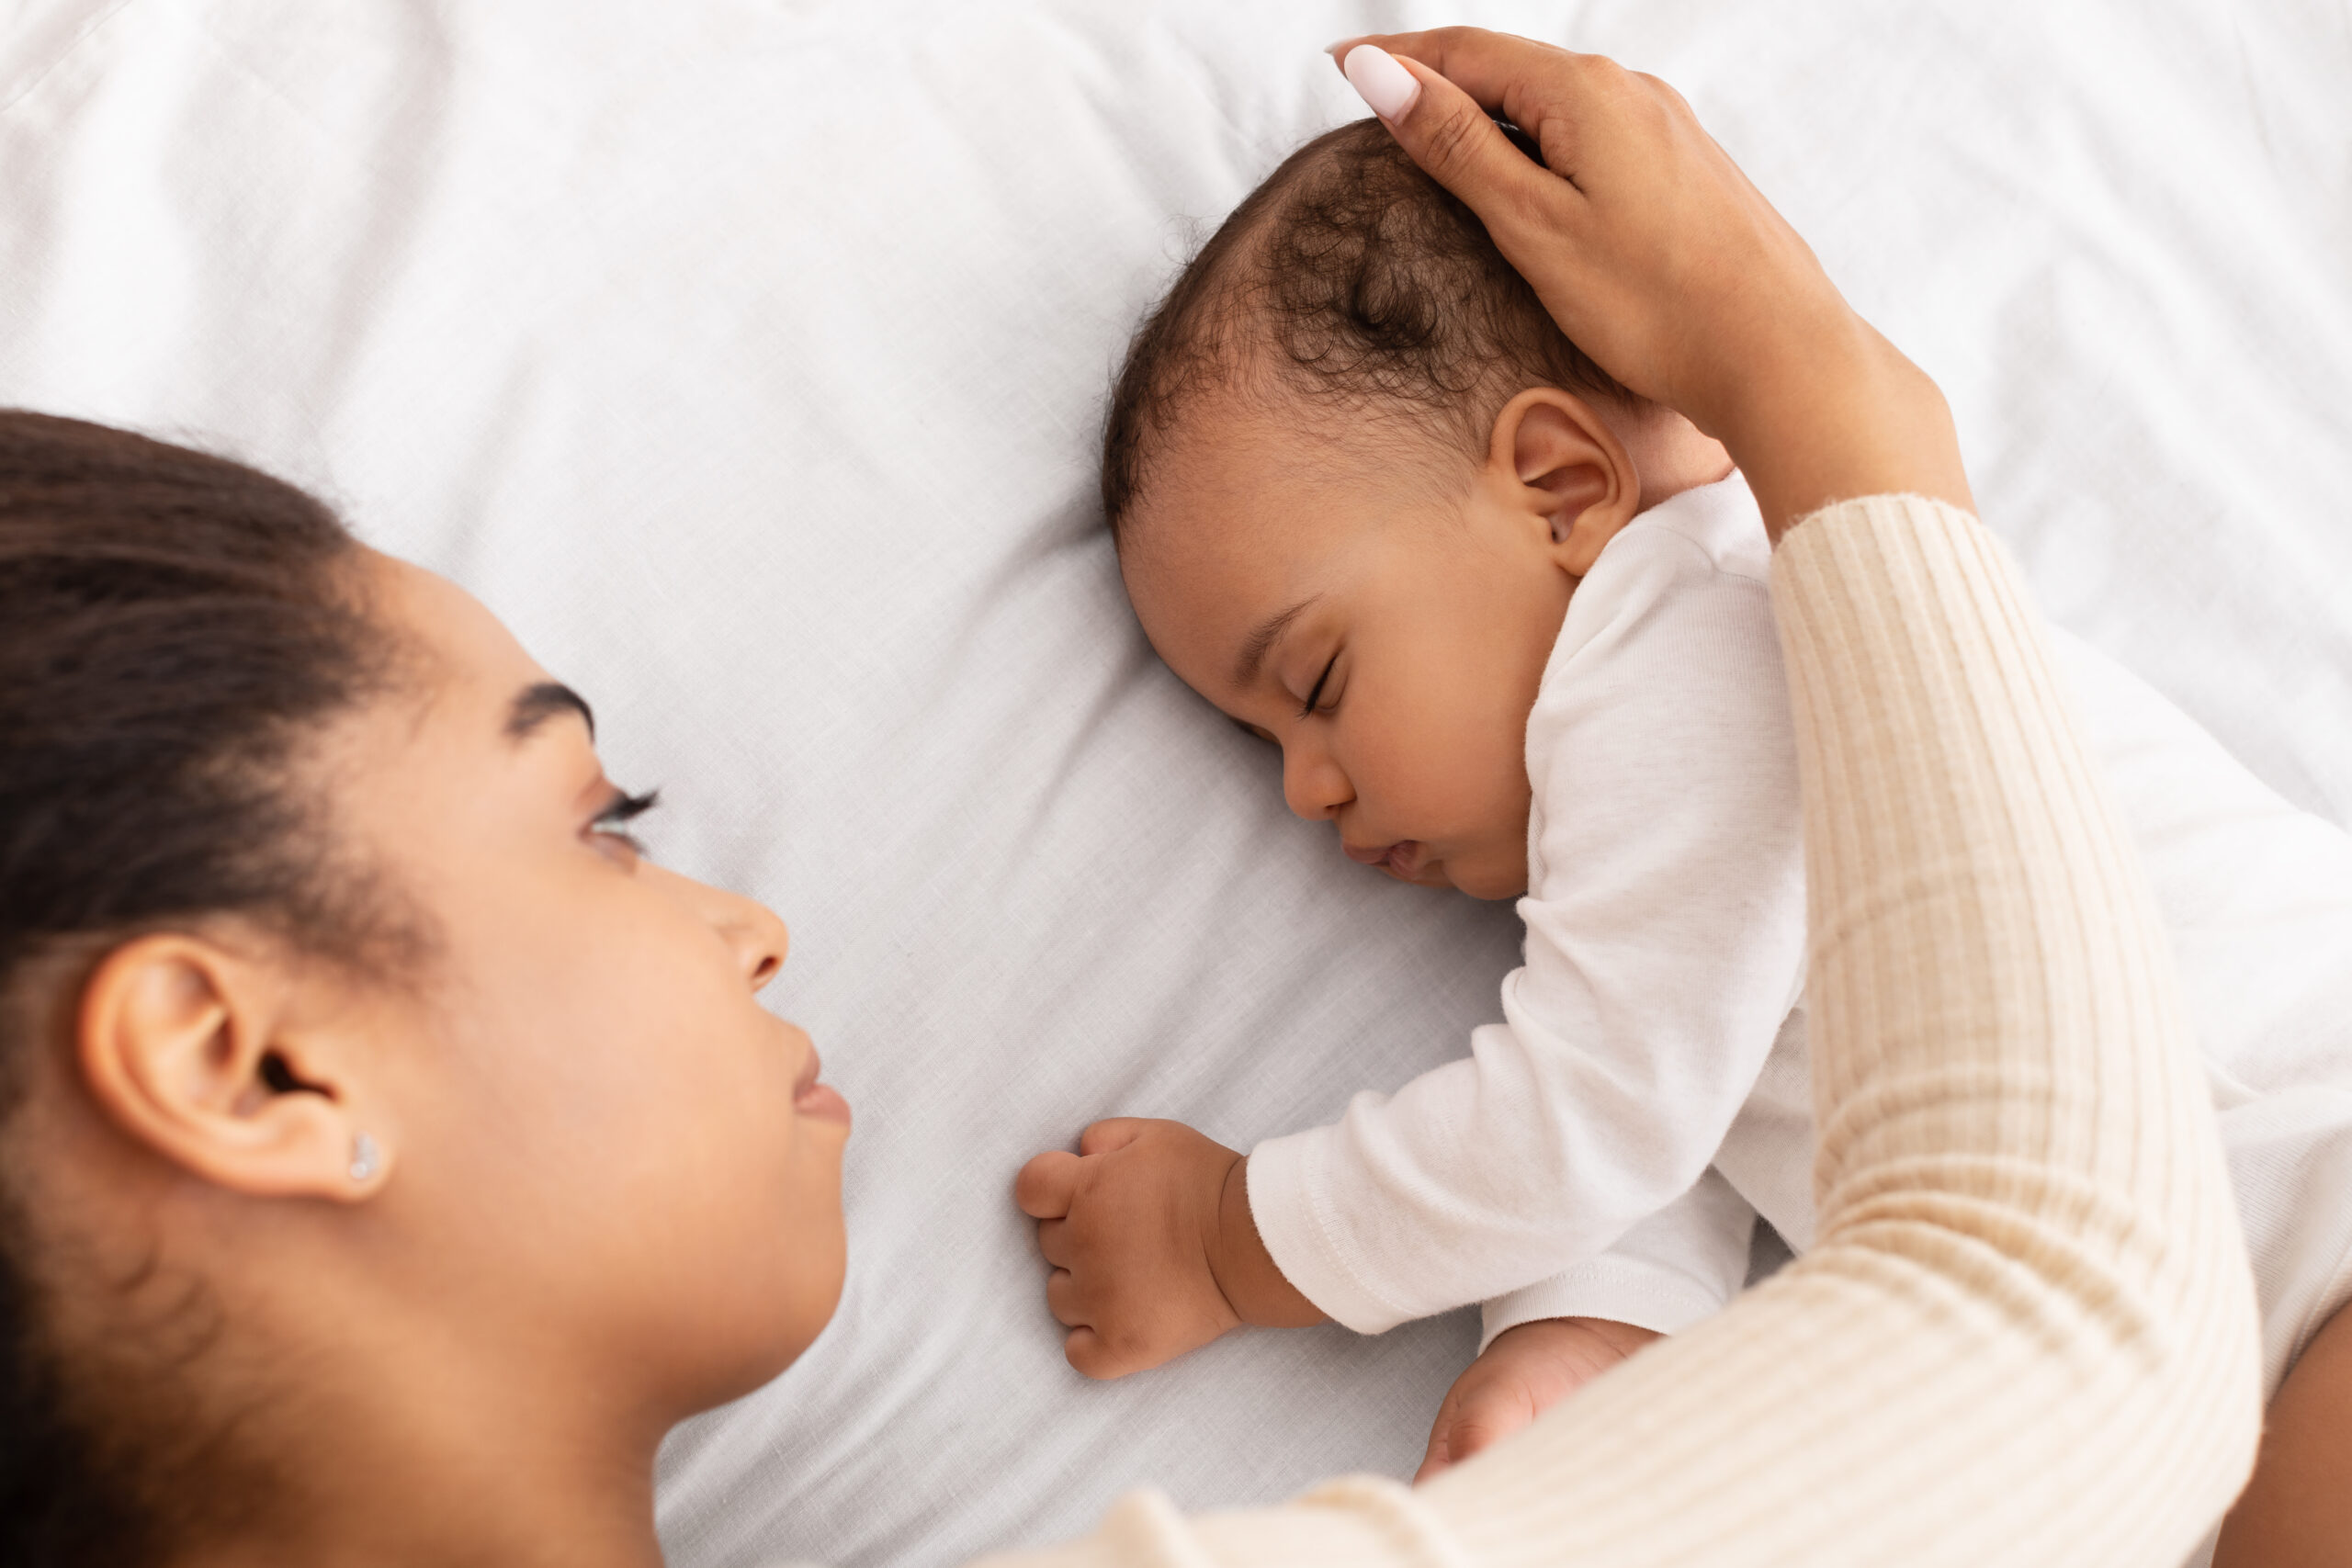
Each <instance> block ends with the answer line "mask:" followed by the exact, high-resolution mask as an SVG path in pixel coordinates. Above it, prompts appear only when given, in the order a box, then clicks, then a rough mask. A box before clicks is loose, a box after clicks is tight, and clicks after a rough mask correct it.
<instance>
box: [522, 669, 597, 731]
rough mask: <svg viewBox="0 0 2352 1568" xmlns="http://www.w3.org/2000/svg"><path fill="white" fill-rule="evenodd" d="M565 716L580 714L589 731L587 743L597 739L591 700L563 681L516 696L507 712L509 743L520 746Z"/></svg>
mask: <svg viewBox="0 0 2352 1568" xmlns="http://www.w3.org/2000/svg"><path fill="white" fill-rule="evenodd" d="M562 713H576V714H578V715H579V716H580V722H581V723H582V724H584V725H586V726H587V727H588V739H591V740H594V739H596V716H595V714H594V713H593V712H591V711H590V709H589V706H588V699H587V698H585V697H583V696H582V695H581V694H579V693H577V692H575V691H573V690H572V689H571V687H569V686H567V685H565V684H563V683H562V682H560V681H541V682H538V683H537V685H532V686H526V687H524V688H523V689H522V690H521V691H519V692H517V693H515V701H514V702H513V703H512V704H510V705H508V706H507V709H506V739H509V740H512V741H515V742H516V743H517V744H520V743H521V742H523V741H525V740H527V739H530V738H531V735H532V733H533V732H534V731H536V730H537V728H539V726H541V725H542V724H545V723H546V722H547V721H548V719H550V718H553V717H554V716H556V715H558V714H562Z"/></svg>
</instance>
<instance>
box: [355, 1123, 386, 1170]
mask: <svg viewBox="0 0 2352 1568" xmlns="http://www.w3.org/2000/svg"><path fill="white" fill-rule="evenodd" d="M383 1163H384V1157H383V1155H382V1154H381V1153H380V1152H379V1150H378V1149H377V1147H376V1140H375V1139H373V1138H371V1137H369V1136H368V1134H365V1133H362V1134H359V1135H358V1136H357V1137H356V1138H354V1139H352V1140H351V1179H352V1180H354V1181H365V1180H367V1179H368V1178H369V1177H371V1176H373V1175H375V1174H376V1171H377V1168H378V1167H379V1166H381V1165H382V1164H383Z"/></svg>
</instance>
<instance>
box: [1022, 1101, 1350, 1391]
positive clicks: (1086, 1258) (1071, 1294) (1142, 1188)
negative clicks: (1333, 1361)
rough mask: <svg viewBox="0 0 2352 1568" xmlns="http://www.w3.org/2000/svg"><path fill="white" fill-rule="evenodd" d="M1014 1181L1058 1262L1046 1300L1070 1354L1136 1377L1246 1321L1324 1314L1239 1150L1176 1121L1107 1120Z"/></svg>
mask: <svg viewBox="0 0 2352 1568" xmlns="http://www.w3.org/2000/svg"><path fill="white" fill-rule="evenodd" d="M1078 1151H1079V1152H1078V1153H1076V1154H1074V1155H1073V1154H1069V1153H1067V1152H1065V1151H1061V1150H1056V1151H1054V1152H1052V1153H1048V1154H1042V1155H1039V1156H1037V1157H1036V1158H1035V1159H1033V1160H1031V1161H1030V1162H1029V1163H1028V1164H1027V1165H1025V1166H1023V1168H1022V1170H1021V1175H1020V1177H1019V1179H1017V1180H1016V1181H1015V1182H1014V1183H1013V1199H1014V1201H1016V1202H1018V1203H1019V1204H1020V1205H1021V1210H1022V1213H1025V1214H1027V1215H1029V1216H1030V1217H1031V1218H1032V1219H1035V1221H1036V1222H1037V1246H1038V1248H1039V1250H1041V1251H1043V1252H1044V1253H1045V1255H1046V1261H1047V1262H1048V1263H1051V1264H1052V1265H1053V1266H1054V1272H1053V1274H1052V1275H1051V1276H1050V1277H1049V1278H1048V1279H1047V1280H1046V1305H1047V1306H1048V1307H1049V1308H1051V1309H1052V1312H1053V1314H1054V1316H1055V1317H1056V1318H1057V1319H1059V1320H1060V1321H1061V1323H1062V1324H1063V1325H1065V1326H1066V1327H1068V1328H1069V1335H1068V1336H1067V1337H1065V1338H1064V1340H1063V1342H1062V1350H1063V1354H1065V1355H1066V1356H1068V1357H1069V1364H1070V1365H1071V1366H1073V1367H1076V1368H1077V1369H1078V1370H1079V1371H1081V1372H1084V1373H1085V1374H1086V1375H1087V1376H1088V1377H1091V1378H1115V1377H1124V1376H1125V1375H1126V1374H1127V1373H1129V1372H1139V1371H1143V1370H1144V1369H1145V1368H1147V1367H1156V1366H1158V1365H1159V1363H1160V1362H1162V1361H1166V1360H1170V1359H1174V1358H1175V1357H1178V1356H1181V1355H1182V1354H1183V1353H1184V1352H1185V1351H1187V1350H1192V1349H1197V1348H1199V1347H1201V1346H1203V1345H1205V1344H1207V1343H1208V1342H1209V1341H1210V1340H1212V1339H1214V1338H1216V1337H1217V1336H1218V1335H1220V1334H1223V1333H1225V1332H1226V1331H1227V1329H1230V1328H1238V1327H1239V1326H1240V1325H1243V1324H1245V1323H1251V1324H1258V1325H1262V1326H1267V1327H1292V1326H1301V1325H1306V1324H1310V1323H1320V1322H1322V1321H1323V1314H1321V1313H1320V1312H1317V1310H1316V1309H1315V1305H1314V1303H1311V1302H1309V1301H1308V1300H1307V1299H1306V1297H1305V1296H1303V1295H1300V1294H1299V1293H1298V1292H1297V1291H1295V1289H1293V1288H1292V1286H1291V1284H1290V1281H1289V1280H1285V1279H1283V1274H1282V1270H1281V1269H1277V1268H1275V1267H1274V1260H1273V1258H1272V1257H1271V1256H1269V1255H1268V1253H1267V1251H1266V1247H1265V1243H1264V1242H1262V1241H1261V1240H1260V1239H1259V1236H1258V1227H1257V1225H1256V1224H1253V1223H1252V1222H1251V1220H1250V1199H1249V1193H1248V1183H1247V1181H1246V1179H1245V1178H1244V1176H1243V1169H1244V1162H1243V1160H1242V1157H1241V1155H1240V1154H1239V1153H1238V1151H1237V1150H1233V1149H1228V1148H1227V1147H1226V1146H1225V1145H1222V1144H1219V1143H1216V1142H1215V1141H1213V1140H1211V1139H1209V1138H1207V1137H1204V1136H1203V1135H1202V1134H1199V1133H1196V1132H1194V1131H1193V1129H1192V1128H1190V1127H1187V1126H1185V1125H1183V1124H1182V1123H1181V1122H1153V1121H1144V1120H1142V1119H1140V1118H1136V1117H1121V1118H1118V1119H1115V1120H1113V1121H1109V1122H1095V1123H1094V1124H1093V1125H1092V1126H1091V1127H1089V1128H1087V1129H1086V1132H1085V1133H1084V1134H1083V1135H1081V1136H1080V1139H1079V1143H1078Z"/></svg>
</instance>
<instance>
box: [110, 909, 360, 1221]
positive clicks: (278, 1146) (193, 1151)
mask: <svg viewBox="0 0 2352 1568" xmlns="http://www.w3.org/2000/svg"><path fill="white" fill-rule="evenodd" d="M257 947H258V951H257V952H254V953H246V952H240V951H235V950H232V948H230V947H228V946H224V945H222V944H220V943H218V942H211V941H208V940H206V939H204V938H201V937H196V936H189V935H185V934H180V933H174V932H166V933H159V934H156V935H153V936H143V937H139V938H135V939H133V940H132V941H130V942H125V943H123V944H122V945H121V946H119V947H117V948H115V949H113V950H112V951H111V952H109V953H107V955H106V956H105V957H104V958H102V959H100V960H99V961H98V963H97V965H96V968H94V969H93V970H92V971H91V972H90V976H89V978H88V979H87V981H86V982H85V984H84V986H83V988H82V997H81V1005H80V1007H79V1008H78V1009H77V1010H75V1013H74V1059H75V1062H76V1065H77V1066H78V1067H79V1068H80V1071H81V1075H82V1078H83V1081H84V1082H85V1084H86V1085H87V1086H88V1088H89V1091H90V1094H91V1097H92V1099H94V1100H96V1102H97V1105H98V1107H99V1109H100V1111H101V1112H102V1113H103V1114H104V1115H105V1116H106V1117H107V1120H109V1121H110V1122H113V1123H114V1125H115V1126H116V1128H117V1129H118V1130H119V1131H120V1132H121V1133H123V1134H125V1135H127V1136H129V1137H130V1138H131V1139H133V1140H135V1141H136V1142H138V1143H141V1144H143V1145H146V1146H147V1147H148V1148H149V1149H151V1150H153V1152H154V1153H155V1154H157V1155H159V1156H162V1157H164V1159H166V1160H169V1161H171V1162H173V1163H174V1164H176V1165H178V1166H181V1167H183V1168H186V1169H187V1170H188V1171H190V1172H192V1173H193V1174H195V1175H197V1176H200V1177H202V1178H203V1179H206V1180H207V1181H209V1182H212V1183H213V1184H215V1185H216V1186H220V1187H224V1188H228V1189H230V1190H234V1191H239V1192H244V1193H248V1194H250V1195H253V1196H254V1197H316V1198H330V1199H336V1200H343V1201H349V1200H356V1199H360V1198H365V1197H368V1195H370V1194H372V1193H373V1192H375V1191H376V1190H379V1188H381V1186H382V1185H383V1180H384V1172H385V1170H386V1168H388V1166H389V1164H390V1155H391V1142H390V1136H389V1134H388V1131H387V1129H385V1128H383V1127H380V1126H377V1127H368V1126H365V1125H363V1124H362V1123H361V1121H360V1119H359V1117H358V1116H357V1114H356V1107H355V1104H354V1101H355V1100H356V1099H358V1098H359V1095H358V1089H359V1085H358V1084H357V1083H356V1081H354V1079H353V1077H352V1073H351V1068H352V1066H353V1065H354V1062H355V1058H356V1052H355V1051H354V1049H353V1047H354V1045H355V1044H356V1040H355V1039H353V1038H352V1037H351V1036H350V1035H349V1034H348V1033H347V1032H343V1031H338V1030H337V1029H335V1028H334V1027H331V1026H322V1025H316V1024H312V1023H310V1022H308V1021H305V1020H304V1019H303V1018H302V1016H301V1015H302V1013H303V1012H304V1011H306V1009H305V1007H304V1006H303V1002H302V998H303V994H304V990H305V987H304V986H303V985H302V983H301V982H302V980H303V978H304V976H305V972H307V974H308V976H309V977H310V978H311V980H313V981H315V979H316V976H317V968H318V966H317V965H316V964H309V965H300V964H293V963H291V962H289V961H288V959H287V958H285V957H284V956H282V955H280V954H278V953H277V947H276V944H275V943H260V944H257ZM326 1011H327V1014H328V1016H330V1017H333V1016H335V1015H337V1014H341V1015H343V1016H345V1018H346V1019H347V1018H348V1017H349V1016H350V1015H352V1014H354V1013H356V1012H358V1011H361V1010H356V1009H349V1008H345V1009H329V1010H326ZM348 1027H349V1026H348V1024H346V1025H345V1029H346V1030H347V1029H348Z"/></svg>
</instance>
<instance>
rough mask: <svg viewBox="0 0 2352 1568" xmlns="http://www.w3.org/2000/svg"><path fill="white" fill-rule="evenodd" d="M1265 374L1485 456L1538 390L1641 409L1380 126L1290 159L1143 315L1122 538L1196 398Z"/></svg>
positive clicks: (1129, 405)
mask: <svg viewBox="0 0 2352 1568" xmlns="http://www.w3.org/2000/svg"><path fill="white" fill-rule="evenodd" d="M1506 129H1507V130H1508V129H1509V128H1506ZM1513 138H1514V140H1515V141H1519V142H1520V144H1521V147H1522V149H1524V148H1526V146H1527V143H1526V141H1525V140H1524V139H1523V138H1521V137H1518V136H1517V134H1516V133H1515V132H1514V133H1513ZM1255 375H1263V376H1268V377H1271V378H1272V384H1273V385H1274V386H1275V387H1277V388H1279V389H1281V390H1282V391H1283V392H1286V393H1290V394H1293V395H1296V396H1302V397H1305V398H1308V399H1311V400H1318V401H1322V402H1326V403H1328V404H1330V405H1332V406H1335V407H1338V408H1341V409H1345V410H1348V411H1351V412H1357V411H1378V410H1381V409H1383V408H1394V407H1396V406H1397V405H1403V406H1405V407H1406V408H1408V409H1410V410H1414V411H1417V412H1422V413H1425V414H1428V415H1432V416H1434V417H1435V418H1436V419H1437V420H1438V421H1440V422H1441V423H1442V424H1443V425H1445V426H1446V427H1448V428H1449V430H1450V432H1451V433H1452V434H1455V435H1457V436H1458V437H1459V438H1460V439H1461V440H1462V441H1463V442H1464V444H1466V445H1467V446H1469V447H1470V449H1472V450H1475V451H1483V450H1484V449H1485V446H1486V441H1487V430H1488V428H1489V426H1490V425H1491V424H1492V423H1493V420H1494V416H1495V415H1496V413H1498V412H1500V410H1501V408H1502V406H1503V404H1504V403H1506V402H1508V401H1509V400H1510V399H1511V398H1512V397H1514V396H1516V395H1517V394H1518V393H1519V392H1521V391H1523V390H1524V389H1527V388H1529V387H1536V386H1553V387H1560V388H1564V389H1569V390H1574V391H1583V392H1589V393H1592V394H1595V395H1598V396H1600V397H1604V398H1610V399H1613V400H1619V401H1632V400H1633V395H1632V394H1631V393H1629V392H1627V391H1626V390H1625V389H1623V387H1621V386H1619V385H1618V384H1617V382H1616V381H1615V380H1614V379H1612V378H1611V377H1610V376H1609V375H1608V373H1607V372H1605V371H1603V370H1602V369H1601V368H1600V367H1599V366H1598V365H1595V364H1594V363H1593V362H1592V360H1591V359H1590V358H1589V357H1588V356H1587V355H1585V354H1584V352H1583V351H1582V350H1580V349H1578V348H1577V345H1576V344H1573V343H1571V342H1569V341H1568V339H1567V337H1566V334H1564V333H1562V332H1561V331H1560V329H1559V327H1558V325H1557V324H1556V323H1555V322H1554V321H1553V320H1552V314H1551V312H1550V311H1549V310H1545V309H1544V302H1543V301H1542V300H1541V299H1537V298H1536V296H1535V290H1534V289H1533V288H1531V287H1530V286H1529V284H1528V282H1527V280H1526V279H1525V278H1523V277H1521V276H1520V275H1519V273H1518V272H1517V271H1516V270H1514V269H1513V268H1512V266H1511V265H1510V263H1509V262H1507V261H1505V260H1504V259H1503V255H1502V253H1501V252H1500V251H1498V250H1497V249H1496V248H1495V243H1494V241H1493V240H1492V239H1491V238H1490V237H1488V235H1487V229H1486V225H1485V224H1483V223H1481V222H1480V221H1479V220H1478V217H1477V215H1476V213H1474V212H1472V211H1471V210H1470V209H1468V208H1467V207H1464V205H1463V204H1462V203H1461V202H1460V201H1458V200H1456V199H1455V198H1454V197H1453V195H1452V194H1451V193H1450V192H1448V191H1447V190H1446V189H1445V187H1444V186H1441V185H1439V184H1438V183H1437V182H1436V181H1435V180H1433V179H1431V178H1430V177H1429V175H1425V174H1423V173H1422V172H1421V170H1420V168H1419V165H1417V164H1414V162H1413V161H1412V160H1411V159H1410V158H1408V157H1407V156H1406V155H1405V152H1404V150H1403V149H1402V148H1400V147H1398V146H1397V142H1396V139H1395V138H1393V137H1391V136H1390V135H1389V134H1388V130H1387V128H1386V127H1385V126H1383V125H1382V124H1381V123H1380V122H1379V121H1378V120H1376V119H1365V120H1358V121H1355V122H1354V123H1352V124H1350V125H1344V126H1341V127H1340V129H1339V130H1334V131H1329V132H1328V133H1326V134H1324V135H1322V136H1318V137H1317V138H1316V139H1315V140H1314V141H1309V142H1308V143H1307V144H1306V146H1304V147H1301V148H1300V149H1299V150H1298V151H1297V152H1294V153H1292V154H1291V155H1290V157H1288V158H1287V159H1285V160H1284V161H1283V164H1282V166H1281V167H1280V168H1278V169H1276V170H1275V171H1274V172H1273V173H1272V175H1268V176H1267V177H1266V180H1265V183H1263V184H1262V185H1261V186H1259V187H1258V188H1257V189H1256V190H1254V191H1251V192H1250V195H1249V197H1247V198H1245V199H1244V200H1243V201H1242V203H1241V205H1240V206H1239V207H1238V208H1236V209H1234V210H1233V215H1232V216H1231V217H1229V218H1227V220H1225V222H1224V224H1223V225H1222V226H1221V227H1220V228H1218V230H1217V231H1216V233H1215V234H1213V235H1211V236H1210V237H1209V241H1208V243H1206V244H1204V245H1203V246H1202V247H1201V249H1200V251H1199V253H1198V254H1195V255H1194V256H1193V259H1192V261H1191V263H1190V264H1188V265H1186V266H1185V268H1184V270H1183V272H1182V274H1180V275H1179V276H1178V277H1177V279H1176V282H1175V284H1174V285H1173V286H1172V287H1171V288H1170V289H1169V290H1168V294H1167V297H1166V298H1165V299H1161V300H1160V302H1159V305H1158V307H1156V308H1155V309H1154V310H1152V312H1151V314H1150V315H1149V316H1148V317H1147V318H1145V320H1144V323H1143V326H1142V327H1141V329H1140V330H1138V331H1137V332H1136V335H1135V339H1134V341H1133V342H1132V343H1131V344H1129V345H1128V348H1127V357H1126V363H1125V366H1124V367H1122V368H1121V370H1120V372H1119V377H1118V380H1117V381H1116V383H1115V384H1114V388H1113V391H1112V395H1111V409H1110V414H1109V417H1108V419H1107V420H1106V421H1105V423H1104V428H1103V517H1104V520H1105V521H1106V522H1107V523H1108V524H1109V525H1110V527H1111V530H1112V533H1113V534H1114V536H1116V535H1117V534H1119V532H1120V530H1121V529H1122V527H1123V525H1124V524H1125V521H1126V518H1127V514H1128V513H1129V512H1130V511H1131V510H1132V508H1133V507H1134V505H1135V502H1136V497H1137V496H1138V495H1139V494H1140V493H1141V491H1142V489H1143V485H1144V481H1145V479H1147V478H1148V468H1149V467H1150V464H1151V462H1152V460H1153V458H1154V457H1155V456H1156V447H1157V446H1158V444H1159V443H1160V442H1161V441H1162V440H1163V439H1164V438H1165V436H1166V435H1167V434H1168V432H1169V431H1170V429H1172V428H1173V427H1174V425H1175V423H1176V422H1177V421H1178V420H1179V419H1180V418H1181V417H1182V415H1184V414H1185V413H1186V412H1189V410H1190V408H1191V405H1192V404H1193V400H1195V399H1197V398H1198V397H1199V396H1200V395H1201V394H1202V393H1203V392H1205V391H1208V390H1211V389H1218V388H1229V387H1236V386H1243V385H1247V384H1248V383H1249V381H1250V378H1251V377H1252V376H1255Z"/></svg>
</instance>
